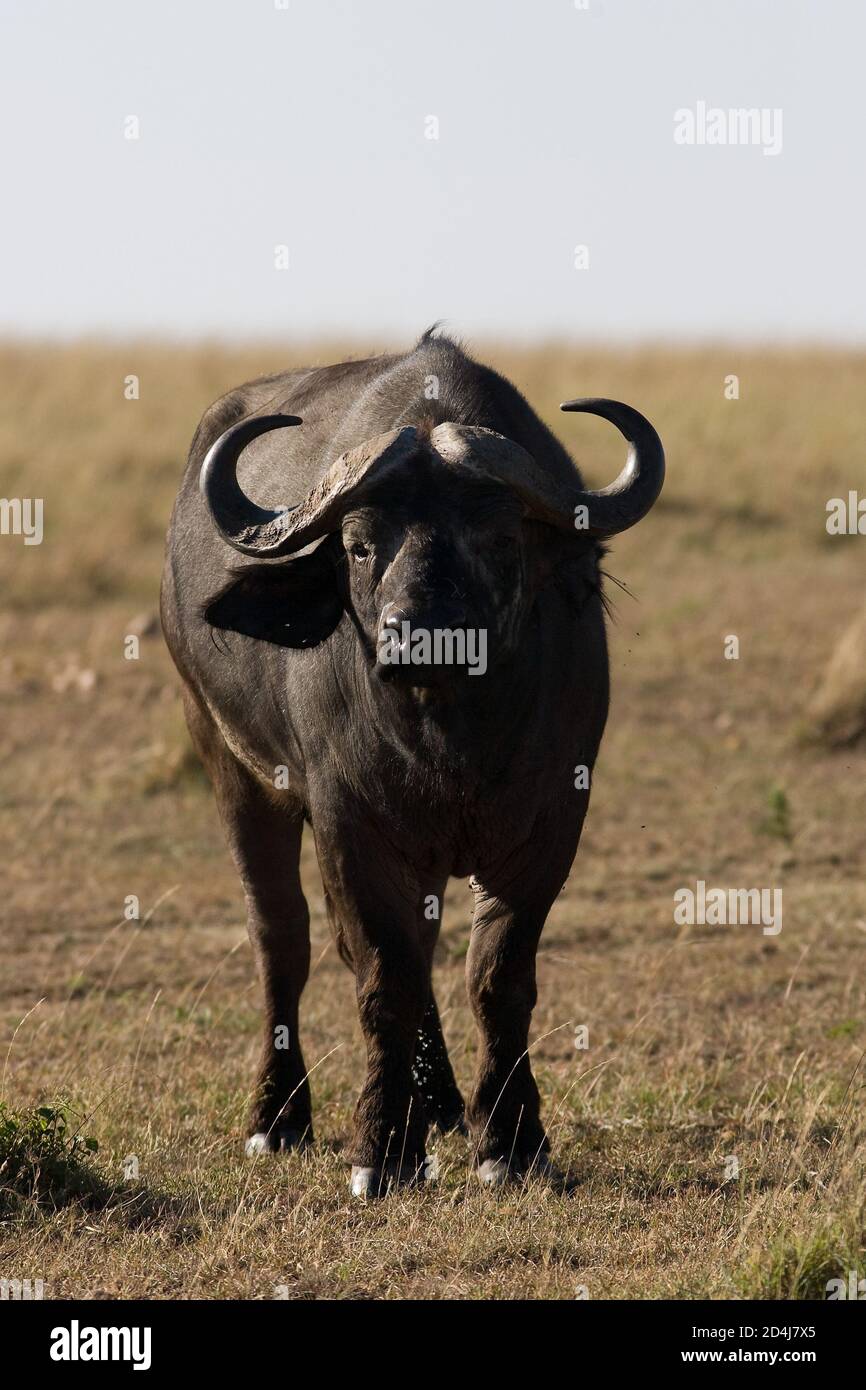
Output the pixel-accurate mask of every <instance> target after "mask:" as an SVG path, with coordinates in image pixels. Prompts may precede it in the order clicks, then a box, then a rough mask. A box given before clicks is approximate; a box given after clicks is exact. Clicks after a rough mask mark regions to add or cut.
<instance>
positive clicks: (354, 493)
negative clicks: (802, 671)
mask: <svg viewBox="0 0 866 1390" xmlns="http://www.w3.org/2000/svg"><path fill="white" fill-rule="evenodd" d="M562 409H563V410H570V411H585V412H587V413H591V414H596V415H601V416H603V417H604V418H605V419H608V420H610V421H611V422H612V423H613V424H615V425H617V427H618V428H619V429H620V431H621V432H622V433H623V435H624V436H625V437H626V439H627V440H628V441H629V454H628V460H627V462H626V465H625V467H624V469H623V471H622V472H621V473H620V475H619V477H618V478H617V479H616V480H615V481H614V482H613V483H612V484H611V485H610V486H609V487H607V488H605V489H604V490H603V491H600V492H593V491H587V490H586V489H584V488H583V487H582V486H581V484H580V482H579V479H578V477H577V475H576V474H575V476H574V480H573V481H571V480H566V481H563V480H562V479H561V478H559V477H557V476H555V475H553V474H552V473H551V472H549V471H547V470H545V469H542V468H541V467H539V466H538V464H537V463H536V461H535V460H534V459H533V458H532V456H531V455H530V454H529V453H527V452H526V450H525V449H523V448H522V447H521V446H520V445H519V444H517V443H515V442H514V441H513V440H510V439H508V438H506V437H505V436H504V435H501V434H497V433H496V432H494V431H493V430H488V429H483V428H481V427H479V426H464V425H458V424H453V423H446V424H440V425H437V426H435V427H433V426H432V425H431V426H430V427H429V428H427V429H425V428H423V427H416V426H412V425H407V426H405V427H403V428H402V429H395V430H392V431H390V432H389V433H387V434H383V435H380V436H378V437H377V438H375V439H371V440H369V441H367V442H366V443H364V444H362V445H360V446H359V447H358V448H356V449H352V450H350V451H349V452H347V453H345V454H343V455H341V456H340V458H338V459H337V460H336V462H335V463H333V464H332V465H331V467H330V469H329V470H328V471H327V473H326V474H325V475H324V477H323V478H322V479H321V481H320V482H319V483H318V484H317V485H316V486H315V487H314V488H313V489H312V490H311V491H310V492H309V493H308V495H307V496H306V497H305V498H303V499H302V500H301V501H300V502H298V503H297V504H296V505H294V506H286V507H280V508H276V509H274V510H270V509H264V508H261V507H258V506H256V505H255V503H253V502H252V501H251V500H250V499H249V498H248V497H247V496H246V495H245V494H244V493H243V491H242V490H241V488H240V485H239V483H238V481H237V464H238V459H239V457H240V455H241V453H242V451H243V449H244V448H245V447H246V446H247V444H249V443H250V442H251V441H252V440H253V439H255V438H257V437H258V436H259V435H262V434H265V433H266V432H268V431H270V430H275V429H283V428H286V427H288V426H294V425H299V424H300V423H301V421H300V420H299V419H298V418H297V417H296V416H290V415H265V416H252V417H249V418H247V419H245V420H242V421H241V422H240V423H238V424H235V425H233V426H231V427H230V428H229V429H228V430H226V431H225V433H224V434H222V435H221V436H220V438H219V439H218V440H217V441H216V442H215V443H214V444H213V446H212V447H211V448H210V450H209V451H208V453H207V455H206V457H205V459H204V462H203V464H202V469H201V480H200V481H201V489H202V493H203V495H204V498H205V501H206V504H207V506H208V509H209V512H210V515H211V518H212V520H213V522H214V525H215V526H216V528H217V530H218V531H219V533H220V534H221V535H222V537H223V538H224V540H225V541H226V542H227V543H228V544H229V545H230V546H232V547H233V548H234V549H235V550H238V551H240V552H241V553H242V554H244V555H250V556H255V557H257V558H258V559H260V560H262V561H264V560H268V561H272V560H282V561H283V563H282V564H278V565H260V566H255V567H245V568H244V569H242V570H241V571H239V574H238V577H237V582H236V583H235V584H233V585H232V586H230V587H229V589H227V590H225V591H224V592H223V594H222V595H220V596H219V597H218V598H217V599H216V600H214V601H212V602H211V604H210V605H209V607H208V609H207V617H208V619H209V621H210V622H211V623H213V625H214V626H217V627H233V628H235V629H237V630H240V631H243V632H246V633H248V634H249V635H253V636H259V637H264V638H266V639H267V640H270V641H273V642H278V643H280V644H281V645H285V646H311V645H315V643H316V642H317V641H321V640H322V639H323V638H324V637H325V636H327V635H329V633H330V632H331V631H332V630H333V628H334V627H335V626H336V623H337V621H338V620H339V617H340V616H341V614H342V612H343V611H347V612H348V613H349V616H350V618H351V621H352V622H353V623H354V625H355V628H356V630H357V632H358V636H359V638H360V640H361V642H362V644H363V646H364V648H365V650H366V652H367V654H368V658H369V661H370V665H371V668H372V669H373V670H374V671H375V673H376V674H377V676H379V677H380V678H382V679H383V680H397V681H403V682H406V683H407V684H410V685H412V686H428V685H434V684H438V683H440V682H442V681H446V680H452V679H453V678H454V677H455V676H456V675H459V676H460V677H461V678H462V677H464V676H471V675H473V674H483V672H484V670H486V668H487V661H488V652H489V660H490V663H491V664H495V663H496V662H498V661H500V660H502V659H504V658H505V657H507V656H508V655H509V654H510V653H511V652H513V650H514V649H515V646H516V644H517V642H518V640H519V636H520V632H521V626H522V621H523V618H524V617H525V616H526V614H527V612H528V610H529V607H530V600H531V598H532V597H533V596H534V591H535V590H536V589H537V586H538V582H539V576H540V575H542V574H543V572H544V568H545V558H546V557H547V558H548V559H549V557H550V555H551V554H553V550H554V548H553V547H551V546H550V545H548V544H546V543H545V537H550V529H549V528H553V529H554V531H555V532H557V533H559V535H560V536H562V537H570V538H571V540H572V541H573V542H575V543H577V542H580V541H581V540H582V541H583V542H584V544H583V547H582V550H583V553H585V551H586V541H587V539H588V540H589V541H590V542H592V543H594V542H595V541H597V540H601V539H603V538H605V537H608V536H612V535H615V534H616V533H617V532H619V531H624V530H626V529H627V528H628V527H630V526H633V525H634V524H635V523H636V522H638V521H640V519H641V518H642V517H643V516H645V515H646V513H647V512H648V511H649V509H650V507H651V506H652V505H653V503H654V502H655V500H656V498H657V496H658V494H659V491H660V489H661V486H662V481H663V478H664V454H663V451H662V446H661V442H660V440H659V438H658V435H657V434H656V432H655V430H654V429H653V427H652V426H651V425H650V424H649V422H648V421H647V420H646V419H644V417H643V416H642V415H640V414H639V413H638V412H637V411H636V410H633V409H631V407H630V406H626V405H623V404H621V403H620V402H617V401H609V400H577V401H569V402H567V403H566V404H564V405H563V406H562ZM315 542H321V544H320V545H318V546H317V547H315V548H314V549H313V550H312V551H310V550H309V549H308V547H311V546H312V545H313V544H314V543H315ZM576 548H577V547H576ZM300 551H304V552H305V554H303V555H298V552H300ZM561 551H562V544H560V545H559V546H558V547H556V554H557V556H559V555H560V553H561ZM292 555H294V556H295V557H296V558H295V560H294V561H289V562H288V563H286V561H285V557H288V556H292Z"/></svg>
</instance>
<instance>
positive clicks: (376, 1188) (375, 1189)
mask: <svg viewBox="0 0 866 1390" xmlns="http://www.w3.org/2000/svg"><path fill="white" fill-rule="evenodd" d="M382 1184H383V1174H382V1172H381V1170H380V1169H378V1168H358V1167H353V1168H352V1177H351V1180H350V1183H349V1190H350V1191H351V1193H352V1196H353V1197H361V1198H367V1197H378V1196H379V1193H380V1188H381V1187H382Z"/></svg>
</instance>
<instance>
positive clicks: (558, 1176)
mask: <svg viewBox="0 0 866 1390" xmlns="http://www.w3.org/2000/svg"><path fill="white" fill-rule="evenodd" d="M476 1171H477V1173H478V1180H479V1182H480V1183H481V1185H482V1186H483V1187H505V1186H506V1185H507V1184H509V1183H523V1182H527V1181H529V1182H533V1181H538V1182H544V1183H547V1184H548V1185H549V1186H550V1187H553V1188H555V1189H556V1190H557V1191H558V1192H567V1191H569V1190H570V1184H569V1181H568V1178H567V1177H566V1175H565V1174H564V1173H563V1172H562V1170H561V1169H559V1168H557V1167H556V1165H555V1164H554V1163H551V1161H550V1159H549V1158H548V1157H547V1154H537V1155H536V1157H535V1158H534V1159H532V1160H531V1161H529V1162H528V1163H519V1162H518V1161H516V1160H515V1161H513V1162H511V1163H508V1162H507V1161H506V1159H504V1158H485V1159H484V1161H483V1163H479V1165H478V1168H477V1170H476Z"/></svg>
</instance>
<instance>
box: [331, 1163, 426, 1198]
mask: <svg viewBox="0 0 866 1390" xmlns="http://www.w3.org/2000/svg"><path fill="white" fill-rule="evenodd" d="M425 1161H426V1160H425ZM423 1182H424V1169H423V1168H421V1169H419V1170H418V1171H417V1172H416V1171H415V1170H413V1169H412V1168H405V1167H398V1166H397V1165H396V1164H394V1165H392V1164H390V1163H389V1164H388V1166H387V1167H386V1168H361V1167H359V1166H358V1165H357V1164H353V1165H352V1176H351V1178H350V1179H349V1190H350V1192H351V1194H352V1196H353V1197H361V1198H362V1199H366V1198H368V1197H373V1198H375V1197H387V1195H388V1193H389V1192H391V1191H393V1189H394V1188H395V1187H418V1186H420V1185H421V1184H423Z"/></svg>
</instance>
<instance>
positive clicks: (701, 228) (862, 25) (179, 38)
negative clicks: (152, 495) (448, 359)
mask: <svg viewBox="0 0 866 1390" xmlns="http://www.w3.org/2000/svg"><path fill="white" fill-rule="evenodd" d="M584 5H585V6H586V8H583V7H582V6H584ZM282 6H285V7H284V8H283V7H282ZM864 52H866V4H864V3H862V0H577V4H576V3H575V0H276V3H275V0H74V2H73V0H0V140H2V151H3V154H2V165H3V191H4V194H5V196H4V200H3V203H4V207H3V214H2V219H0V238H2V259H0V265H2V286H0V332H3V333H13V334H14V333H27V334H30V335H39V336H42V335H52V336H53V335H62V336H64V337H67V336H72V335H78V334H83V333H96V332H109V333H112V334H116V335H129V334H136V335H137V334H152V335H160V336H166V335H170V336H181V337H186V338H189V337H192V338H195V337H200V336H204V335H208V336H214V335H215V336H218V337H221V338H234V337H238V336H244V337H255V336H260V335H266V336H269V337H279V338H289V339H291V338H308V337H310V336H318V335H329V336H332V335H344V336H350V337H358V338H361V339H364V340H368V339H371V338H377V337H383V336H398V337H404V336H408V337H409V338H411V337H412V336H413V335H417V333H418V332H419V331H420V330H421V329H422V328H423V327H425V326H426V325H427V324H429V323H430V322H432V321H433V320H435V319H438V318H445V319H446V320H447V322H448V324H449V326H451V327H452V328H454V329H455V331H458V332H460V333H465V334H467V335H469V336H470V337H473V336H474V337H483V336H489V335H491V334H496V335H505V336H507V337H510V338H526V339H537V338H545V337H552V336H559V337H565V338H574V339H590V340H593V339H594V340H604V339H612V340H615V341H622V340H644V339H652V340H656V339H671V338H673V339H685V340H703V339H709V340H713V339H739V340H762V341H763V340H778V339H783V340H797V339H805V340H810V341H812V340H824V341H841V342H852V341H853V342H864V341H866V277H864V273H863V242H864V237H866V218H864V212H866V205H864V204H866V199H864V164H866V160H864V135H866V116H864V109H866V107H864V103H866V98H864V95H863V74H862V66H863V55H864ZM698 103H704V105H705V107H706V108H720V109H721V110H722V111H724V112H727V111H729V110H732V109H736V108H740V107H748V108H763V109H765V111H766V113H767V116H766V119H767V120H769V119H770V117H771V116H772V113H774V112H781V117H780V120H781V126H780V127H779V131H780V133H781V150H780V152H778V153H776V154H769V155H768V154H765V153H764V150H763V148H762V146H761V145H760V144H736V145H735V144H728V145H724V146H722V145H709V144H692V145H681V144H677V143H676V142H675V140H674V129H675V117H674V113H675V112H677V111H681V110H683V109H685V110H691V111H693V112H696V111H697V109H698ZM130 116H134V117H136V118H137V120H138V123H139V138H138V139H137V140H129V139H126V138H124V133H125V129H128V128H129V127H128V126H127V125H125V123H126V121H127V118H128V117H130ZM431 117H433V118H435V122H438V139H430V138H427V137H428V135H429V134H431V133H434V132H435V130H436V126H435V123H434V122H433V121H431V120H430V118H431ZM278 246H286V247H288V269H286V270H278V269H276V268H275V247H278ZM578 246H585V247H586V248H587V251H586V253H585V254H584V253H579V255H578V259H584V260H588V265H587V266H586V268H581V269H577V268H575V248H576V247H578Z"/></svg>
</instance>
